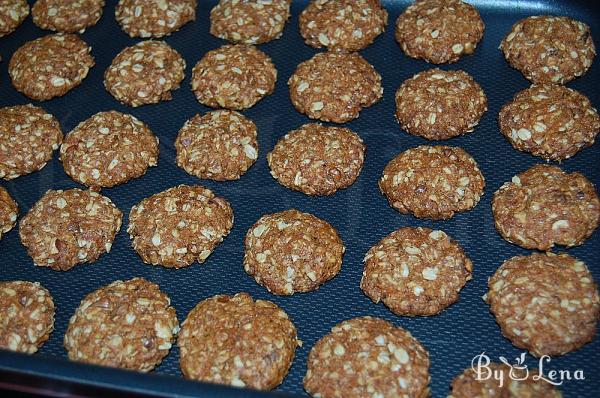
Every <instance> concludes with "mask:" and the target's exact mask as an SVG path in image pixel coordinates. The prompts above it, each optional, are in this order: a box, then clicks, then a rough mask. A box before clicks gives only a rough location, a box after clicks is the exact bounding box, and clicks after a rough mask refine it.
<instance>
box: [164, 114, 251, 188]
mask: <svg viewBox="0 0 600 398" xmlns="http://www.w3.org/2000/svg"><path fill="white" fill-rule="evenodd" d="M175 149H176V150H177V159H176V160H177V165H178V166H179V167H181V168H182V169H184V170H185V171H187V172H188V173H189V174H191V175H194V176H196V177H198V178H207V179H211V180H216V181H231V180H237V179H239V178H240V177H241V176H242V175H243V174H244V173H246V171H248V169H249V168H250V167H251V166H252V165H253V164H254V162H256V159H257V158H258V141H257V138H256V125H255V124H254V122H253V121H252V120H250V119H248V118H246V117H245V116H244V115H242V114H241V113H238V112H236V111H229V110H218V111H213V112H208V113H206V114H205V115H203V116H200V115H196V116H194V117H193V118H191V119H190V120H188V121H187V122H186V123H185V125H184V126H183V127H182V128H181V130H179V134H178V135H177V139H176V140H175Z"/></svg>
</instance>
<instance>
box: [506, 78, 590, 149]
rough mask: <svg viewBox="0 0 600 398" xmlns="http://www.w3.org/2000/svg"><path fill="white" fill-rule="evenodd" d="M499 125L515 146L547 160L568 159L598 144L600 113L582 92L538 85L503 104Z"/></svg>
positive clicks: (551, 85)
mask: <svg viewBox="0 0 600 398" xmlns="http://www.w3.org/2000/svg"><path fill="white" fill-rule="evenodd" d="M498 124H499V126H500V131H501V132H502V134H504V136H505V137H506V138H507V139H508V141H509V142H510V143H511V144H512V146H513V147H514V148H515V149H518V150H519V151H523V152H529V153H531V154H532V155H534V156H539V157H541V158H543V159H546V160H564V159H568V158H570V157H571V156H574V155H575V154H576V153H577V152H579V151H580V150H581V149H583V148H586V147H589V146H591V145H593V144H594V140H595V139H596V135H597V134H598V132H599V131H600V116H598V112H597V111H596V109H595V108H594V107H593V106H592V103H591V102H590V100H589V99H588V98H587V97H586V96H585V95H583V94H581V93H580V92H578V91H575V90H573V89H570V88H567V87H563V86H558V85H555V84H540V85H537V84H536V85H533V86H531V87H530V88H528V89H525V90H523V91H521V92H519V93H517V94H516V95H515V96H514V98H513V100H512V101H511V102H509V103H508V104H506V105H504V106H503V107H502V109H501V110H500V114H499V115H498Z"/></svg>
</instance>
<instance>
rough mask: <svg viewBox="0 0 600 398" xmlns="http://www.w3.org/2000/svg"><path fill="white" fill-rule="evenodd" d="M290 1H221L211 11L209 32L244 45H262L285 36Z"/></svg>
mask: <svg viewBox="0 0 600 398" xmlns="http://www.w3.org/2000/svg"><path fill="white" fill-rule="evenodd" d="M291 3H292V1H291V0H269V1H239V0H220V1H219V4H217V5H216V6H215V7H213V9H212V10H211V12H210V33H211V34H212V35H213V36H216V37H219V38H221V39H224V40H227V41H230V42H233V43H244V44H262V43H266V42H269V41H271V40H275V39H278V38H280V37H281V35H282V34H283V28H284V27H285V23H286V22H287V20H288V19H289V17H290V5H291Z"/></svg>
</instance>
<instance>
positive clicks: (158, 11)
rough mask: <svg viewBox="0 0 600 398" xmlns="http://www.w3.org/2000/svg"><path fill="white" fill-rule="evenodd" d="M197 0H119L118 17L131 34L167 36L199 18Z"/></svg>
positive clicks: (118, 20) (123, 27)
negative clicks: (197, 15)
mask: <svg viewBox="0 0 600 398" xmlns="http://www.w3.org/2000/svg"><path fill="white" fill-rule="evenodd" d="M197 5H198V4H197V1H196V0H119V4H117V7H116V8H115V17H116V18H117V22H118V23H119V25H121V29H123V31H124V32H125V33H127V34H128V35H129V36H130V37H142V38H148V37H156V38H158V37H164V36H168V35H170V34H171V33H173V32H175V31H178V30H179V29H180V28H181V27H182V26H183V25H185V24H186V23H188V22H190V21H193V20H195V19H196V7H197Z"/></svg>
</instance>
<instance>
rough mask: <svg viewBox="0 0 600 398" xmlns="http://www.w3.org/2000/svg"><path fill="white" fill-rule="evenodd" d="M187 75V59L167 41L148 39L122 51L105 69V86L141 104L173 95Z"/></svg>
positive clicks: (124, 100) (128, 101)
mask: <svg viewBox="0 0 600 398" xmlns="http://www.w3.org/2000/svg"><path fill="white" fill-rule="evenodd" d="M184 77H185V60H184V59H183V58H182V57H181V55H180V54H179V53H178V52H177V51H176V50H174V49H173V48H171V47H170V46H169V45H168V44H167V43H165V42H164V41H156V40H147V41H143V42H140V43H137V44H136V45H134V46H131V47H127V48H125V49H124V50H122V51H121V52H120V53H119V54H118V55H117V56H116V57H115V59H113V61H112V64H111V65H110V66H109V67H108V69H106V72H104V87H105V88H106V90H108V92H109V93H110V94H111V95H112V96H113V97H115V98H116V99H117V100H118V101H120V102H121V103H123V104H125V105H129V106H133V107H137V106H141V105H146V104H156V103H158V102H160V101H168V100H170V99H171V98H172V96H171V91H173V90H177V89H178V88H179V84H180V83H181V81H182V80H183V78H184Z"/></svg>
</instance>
